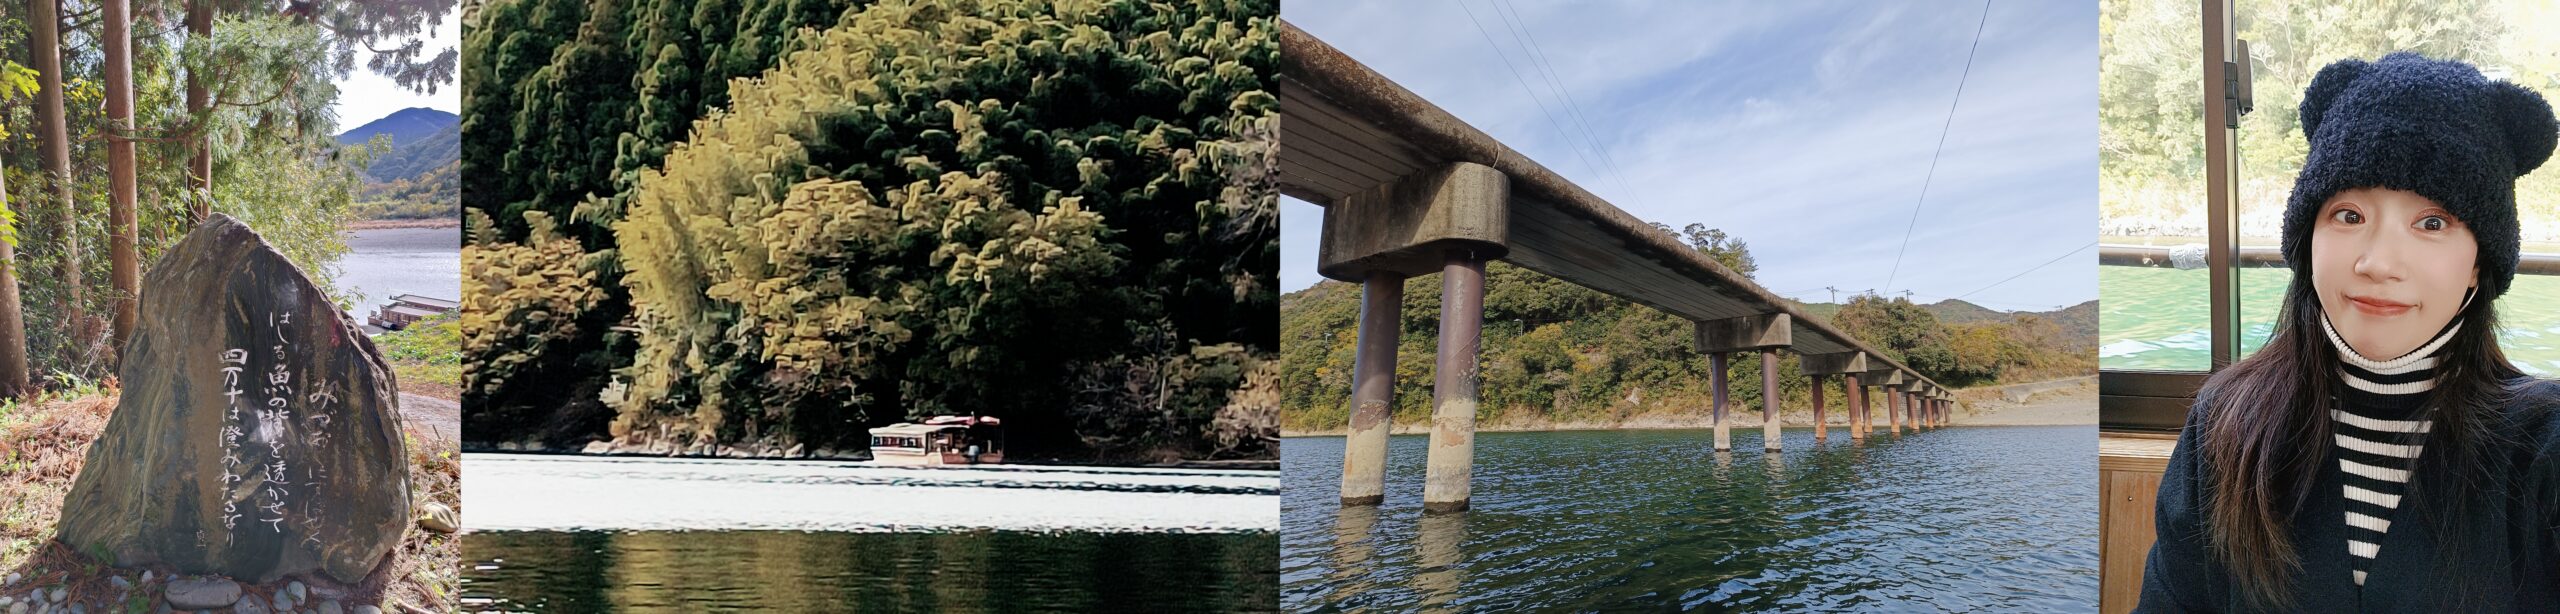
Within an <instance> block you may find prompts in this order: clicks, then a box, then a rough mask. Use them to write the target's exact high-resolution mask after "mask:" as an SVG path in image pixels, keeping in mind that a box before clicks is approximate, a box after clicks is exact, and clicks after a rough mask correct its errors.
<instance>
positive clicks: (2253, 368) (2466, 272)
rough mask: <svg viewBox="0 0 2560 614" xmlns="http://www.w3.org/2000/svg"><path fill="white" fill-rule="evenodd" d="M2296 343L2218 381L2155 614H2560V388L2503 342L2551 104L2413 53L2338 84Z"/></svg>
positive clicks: (2309, 181)
mask: <svg viewBox="0 0 2560 614" xmlns="http://www.w3.org/2000/svg"><path fill="white" fill-rule="evenodd" d="M2302 98H2303V100H2302V107H2301V115H2302V132H2303V134H2304V135H2305V136H2306V137H2307V138H2308V139H2309V140H2310V143H2311V147H2310V155H2309V156H2308V158H2307V159H2306V160H2305V161H2304V163H2303V167H2302V174H2301V176H2299V177H2298V178H2296V179H2295V182H2294V189H2293V194H2292V198H2291V200H2290V201H2289V202H2288V203H2287V205H2286V210H2285V218H2284V244H2283V250H2284V256H2285V262H2287V263H2289V264H2290V265H2291V266H2292V268H2293V272H2294V275H2293V283H2292V285H2291V286H2290V287H2289V288H2288V290H2287V291H2286V293H2285V303H2284V307H2283V309H2282V311H2281V312H2280V317H2279V321H2278V322H2277V325H2276V331H2275V336H2274V337H2273V338H2272V339H2270V340H2268V342H2267V345H2266V347H2265V348H2263V349H2261V350H2259V351H2258V353H2257V354H2255V355H2252V356H2250V357H2249V358H2247V359H2245V360H2242V361H2240V362H2239V363H2237V364H2234V365H2232V366H2231V367H2230V368H2228V369H2225V370H2223V371H2222V372H2221V373H2218V374H2216V375H2214V376H2213V378H2212V379H2210V380H2208V381H2207V382H2206V383H2205V385H2204V389H2203V390H2202V391H2201V392H2199V393H2198V394H2197V402H2196V405H2195V408H2194V409H2193V410H2192V411H2190V412H2189V415H2188V418H2187V426H2186V429H2185V431H2184V432H2183V434H2182V435H2181V436H2180V439H2179V442H2178V448H2177V452H2176V453H2175V454H2174V455H2172V456H2171V457H2170V459H2169V469H2168V472H2167V474H2166V475H2164V476H2163V477H2162V481H2161V484H2160V499H2159V506H2158V511H2157V515H2156V518H2157V522H2158V524H2159V527H2158V528H2159V540H2158V541H2157V542H2156V543H2155V544H2154V545H2153V546H2152V550H2151V558H2150V562H2149V564H2148V565H2147V566H2146V568H2145V570H2144V574H2143V586H2142V601H2141V605H2140V606H2139V610H2140V611H2151V612H2172V611H2233V610H2239V611H2322V612H2347V611H2391V612H2421V611H2423V612H2450V611H2516V610H2525V611H2560V412H2555V410H2554V407H2555V406H2560V386H2554V385H2550V384H2546V383H2543V382H2538V381H2535V380H2534V379H2532V378H2530V377H2527V376H2525V375H2524V373H2523V372H2521V371H2519V370H2517V369H2516V367H2515V366H2514V365H2512V364H2509V363H2508V362H2507V360H2506V357H2505V355H2504V354H2503V353H2502V352H2500V351H2499V349H2498V345H2497V337H2496V328H2497V308H2496V299H2497V298H2498V296H2499V295H2500V294H2503V293H2505V292H2506V289H2507V286H2508V284H2509V282H2511V281H2512V280H2513V279H2514V278H2515V268H2516V263H2517V253H2518V242H2519V236H2520V234H2521V232H2520V229H2519V228H2518V226H2517V222H2516V203H2515V179H2516V178H2517V177H2520V176H2522V175H2524V174H2525V173H2527V172H2530V171H2532V170H2533V169H2534V167H2536V166H2540V165H2541V164H2542V162H2543V161H2544V160H2545V159H2547V158H2549V157H2550V155H2551V151H2552V145H2553V140H2554V138H2555V134H2560V126H2556V125H2555V123H2554V121H2553V118H2552V114H2551V108H2550V106H2549V105H2548V104H2546V103H2544V102H2543V100H2542V98H2541V97H2540V96H2538V95H2535V94H2534V93H2533V92H2531V91H2529V90H2526V89H2524V88H2521V87H2518V86H2515V85H2513V84H2509V83H2505V82H2492V81H2489V80H2487V79H2485V78H2483V77H2482V76H2481V75H2480V73H2479V71H2478V70H2475V69H2473V68H2472V67H2470V66H2468V65H2465V64H2461V63H2456V62H2446V61H2436V60H2428V59H2425V58H2422V57H2419V56H2417V55H2415V54H2408V53H2400V54H2393V55H2391V56H2388V57H2384V58H2382V59H2381V60H2379V61H2376V62H2371V63H2367V62H2363V61H2360V60H2346V61H2342V62H2338V63H2336V64H2332V65H2330V66H2328V67H2327V68H2324V69H2322V70H2321V71H2320V73H2319V75H2318V76H2316V77H2314V78H2313V79H2312V81H2311V86H2310V87H2309V88H2308V89H2307V90H2305V91H2304V92H2303V96H2302Z"/></svg>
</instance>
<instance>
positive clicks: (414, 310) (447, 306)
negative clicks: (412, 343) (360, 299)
mask: <svg viewBox="0 0 2560 614" xmlns="http://www.w3.org/2000/svg"><path fill="white" fill-rule="evenodd" d="M460 308H462V302H461V301H456V300H451V299H441V298H435V297H431V296H420V295H416V294H400V295H394V296H392V297H391V302H390V303H389V304H385V305H383V306H382V308H381V309H378V310H375V311H374V312H373V316H372V317H369V318H366V319H365V323H367V324H372V325H373V326H374V327H376V328H380V329H383V330H400V328H401V327H404V326H408V325H410V324H413V323H416V322H417V321H419V320H424V319H427V318H431V317H435V316H438V315H443V314H446V313H451V312H453V310H455V309H460Z"/></svg>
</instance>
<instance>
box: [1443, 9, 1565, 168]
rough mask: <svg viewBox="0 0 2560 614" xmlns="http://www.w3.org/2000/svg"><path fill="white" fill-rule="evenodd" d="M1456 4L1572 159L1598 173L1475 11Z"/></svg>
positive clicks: (1524, 52) (1562, 123)
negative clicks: (1561, 142)
mask: <svg viewBox="0 0 2560 614" xmlns="http://www.w3.org/2000/svg"><path fill="white" fill-rule="evenodd" d="M1457 2H1458V10H1462V11H1466V12H1467V21H1468V22H1469V23H1473V24H1475V25H1476V33H1477V34H1483V35H1484V44H1486V45H1489V46H1492V47H1493V55H1495V56H1497V57H1500V58H1502V67H1503V68H1506V69H1510V70H1511V78H1513V79H1518V80H1519V81H1520V89H1521V90H1522V91H1525V92H1528V93H1529V102H1533V103H1537V105H1538V112H1540V113H1545V114H1546V116H1547V124H1549V125H1552V126H1555V128H1556V132H1558V133H1561V134H1563V135H1564V137H1565V146H1566V147H1568V148H1571V149H1572V150H1573V157H1575V158H1579V159H1581V160H1582V165H1583V166H1584V167H1588V168H1590V169H1591V170H1592V171H1594V172H1597V171H1599V170H1600V165H1598V164H1592V163H1591V158H1590V157H1589V156H1584V155H1582V145H1581V144H1579V143H1575V142H1574V141H1573V132H1572V131H1569V130H1566V129H1565V128H1564V122H1561V121H1556V112H1555V111H1552V110H1549V109H1547V102H1546V100H1544V99H1541V98H1538V90H1536V89H1534V88H1531V87H1529V78H1528V77H1524V76H1521V75H1520V67H1518V66H1513V65H1512V64H1511V55H1510V54H1506V53H1503V52H1502V43H1497V42H1493V32H1492V31H1489V30H1486V29H1484V22H1483V21H1481V20H1478V19H1476V10H1475V9H1471V8H1467V3H1466V2H1465V0H1457ZM1523 54H1524V55H1525V54H1526V51H1525V50H1524V51H1523Z"/></svg>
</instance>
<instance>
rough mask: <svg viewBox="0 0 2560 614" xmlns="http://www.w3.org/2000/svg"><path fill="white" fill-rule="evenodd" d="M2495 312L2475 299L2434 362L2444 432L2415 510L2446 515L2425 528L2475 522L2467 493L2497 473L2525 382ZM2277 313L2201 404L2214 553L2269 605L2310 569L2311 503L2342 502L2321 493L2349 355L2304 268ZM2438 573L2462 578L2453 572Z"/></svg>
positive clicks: (2421, 470)
mask: <svg viewBox="0 0 2560 614" xmlns="http://www.w3.org/2000/svg"><path fill="white" fill-rule="evenodd" d="M2493 303H2494V301H2490V300H2472V301H2470V304H2469V305H2468V306H2466V307H2464V308H2463V310H2462V312H2461V313H2460V314H2457V315H2456V316H2455V317H2456V318H2457V319H2458V320H2460V321H2461V322H2462V327H2461V329H2460V330H2457V331H2455V332H2454V334H2453V338H2452V339H2450V340H2448V341H2447V342H2446V343H2445V346H2444V347H2443V348H2441V349H2440V350H2439V351H2438V352H2437V353H2436V356H2437V358H2438V360H2437V364H2436V386H2435V389H2434V390H2433V391H2431V392H2429V393H2428V398H2427V405H2428V406H2429V407H2432V408H2434V410H2433V411H2434V414H2433V416H2432V419H2433V420H2434V421H2435V425H2434V426H2433V427H2432V428H2431V430H2430V432H2429V433H2428V434H2427V435H2426V439H2425V440H2424V445H2425V448H2424V449H2425V450H2426V452H2425V453H2424V454H2420V455H2419V458H2418V460H2417V462H2416V463H2415V465H2414V466H2413V467H2412V471H2411V474H2412V477H2411V478H2410V480H2409V483H2408V489H2409V494H2410V498H2409V499H2407V500H2409V501H2422V500H2424V501H2429V502H2430V505H2434V504H2438V503H2441V504H2443V506H2442V507H2433V508H2431V509H2437V510H2440V511H2442V512H2443V513H2441V514H2434V515H2432V516H2433V518H2424V519H2420V521H2422V522H2435V523H2439V524H2441V523H2443V522H2449V521H2456V520H2455V519H2461V518H2466V517H2470V516H2471V514H2470V513H2469V511H2470V509H2471V506H2473V505H2476V504H2477V503H2476V502H2473V501H2471V499H2473V497H2468V496H2463V493H2462V492H2461V489H2462V488H2464V486H2465V485H2466V484H2469V483H2472V482H2476V481H2480V480H2483V479H2486V477H2487V476H2489V475H2491V473H2492V472H2490V471H2488V470H2487V468H2486V467H2485V464H2486V463H2487V462H2488V460H2489V457H2490V455H2489V454H2486V453H2485V451H2484V449H2483V448H2484V447H2486V444H2491V443H2495V442H2498V441H2502V440H2503V438H2504V436H2503V435H2501V434H2500V433H2501V432H2503V430H2504V429H2501V428H2498V427H2497V424H2499V423H2502V422H2503V421H2504V417H2503V416H2502V415H2500V414H2499V413H2498V412H2499V409H2498V408H2500V407H2504V406H2505V405H2506V402H2507V401H2508V399H2509V397H2510V396H2511V395H2512V393H2513V391H2512V390H2510V389H2509V388H2508V387H2507V384H2508V382H2509V381H2510V380H2514V379H2516V378H2519V377H2523V376H2524V373H2523V372H2522V371H2519V370H2517V369H2516V367H2515V365H2513V364H2511V363H2508V362H2507V356H2506V353H2505V352H2503V351H2500V350H2499V349H2498V340H2497V334H2496V331H2497V310H2496V307H2495V306H2494V304H2493ZM2279 313H2280V314H2281V317H2279V318H2278V319H2277V322H2276V329H2275V336H2274V337H2273V338H2270V339H2268V340H2267V344H2266V346H2265V347H2263V348H2260V349H2259V350H2258V352H2257V353H2256V354H2253V355H2250V356H2249V357H2248V358H2247V359H2243V360H2241V361H2240V362H2237V363H2233V364H2232V365H2231V366H2230V367H2229V368H2226V369H2223V370H2222V372H2221V373H2217V374H2215V375H2214V376H2213V377H2212V378H2210V379H2207V380H2206V381H2205V385H2204V388H2203V390H2202V391H2201V392H2199V393H2198V395H2197V398H2199V399H2202V400H2203V402H2204V403H2207V404H2208V406H2207V407H2206V410H2207V411H2206V413H2205V418H2204V421H2203V422H2202V423H2201V424H2199V425H2198V428H2199V429H2201V432H2200V433H2199V434H2198V435H2199V443H2200V445H2199V446H2198V448H2200V449H2199V450H2198V452H2199V453H2201V454H2202V455H2203V456H2201V457H2199V458H2200V459H2201V460H2202V461H2203V462H2204V465H2205V466H2206V467H2208V468H2209V473H2210V476H2209V477H2208V480H2207V481H2208V482H2210V483H2209V484H2208V485H2207V490H2206V496H2207V501H2206V504H2205V506H2206V509H2207V511H2206V515H2205V519H2206V523H2207V525H2208V529H2209V530H2208V531H2207V532H2208V534H2209V535H2210V536H2211V538H2212V542H2213V552H2214V554H2215V555H2216V558H2217V559H2219V560H2220V561H2221V562H2222V563H2223V565H2224V567H2225V568H2227V569H2229V570H2230V572H2231V576H2232V578H2231V580H2232V581H2233V584H2234V586H2235V587H2236V588H2238V589H2239V590H2240V592H2242V593H2243V594H2245V595H2247V596H2248V598H2249V600H2250V601H2251V602H2252V603H2256V604H2258V605H2261V606H2267V607H2281V606H2283V605H2286V604H2288V603H2290V602H2291V601H2292V590H2293V587H2291V586H2288V584H2287V583H2288V581H2289V580H2290V578H2291V577H2292V575H2293V573H2294V572H2295V571H2296V570H2298V569H2300V568H2301V563H2302V555H2301V551H2300V549H2299V546H2300V545H2298V544H2295V543H2293V540H2292V533H2291V531H2292V529H2293V526H2292V521H2293V520H2294V519H2295V518H2296V517H2297V516H2299V515H2300V512H2301V511H2302V508H2303V506H2304V505H2306V504H2307V502H2308V501H2310V500H2311V497H2314V496H2338V494H2339V493H2325V494H2324V493H2313V492H2311V490H2312V485H2313V483H2314V482H2316V481H2317V479H2318V477H2319V475H2320V474H2319V473H2318V472H2320V471H2322V470H2323V469H2324V467H2323V464H2324V463H2328V462H2330V460H2329V459H2330V453H2329V448H2330V442H2331V438H2332V437H2331V435H2332V433H2333V429H2332V428H2331V425H2330V420H2329V415H2328V411H2329V408H2330V404H2331V399H2333V398H2335V397H2336V395H2337V394H2338V390H2339V389H2340V388H2339V387H2340V386H2341V385H2342V383H2341V382H2340V381H2339V378H2338V362H2339V360H2340V357H2339V356H2338V351H2337V348H2335V347H2332V346H2331V344H2330V342H2329V339H2328V338H2327V335H2326V333H2325V332H2323V330H2322V328H2321V324H2320V321H2321V311H2320V297H2319V294H2318V291H2317V290H2315V289H2313V288H2312V284H2311V276H2310V275H2309V274H2307V272H2305V271H2301V270H2299V269H2297V271H2296V273H2295V275H2294V276H2293V283H2292V285H2291V286H2290V287H2289V288H2287V289H2286V291H2285V298H2284V307H2283V309H2282V310H2281V311H2280V312H2279ZM2385 358H2388V357H2385ZM2431 493H2432V494H2431ZM2425 497H2433V499H2428V498H2425ZM2419 507H2424V506H2419ZM2402 516H2404V517H2406V516H2408V515H2406V514H2403V515H2402ZM2306 521H2307V522H2321V521H2328V522H2339V521H2340V520H2339V519H2334V518H2331V519H2310V520H2306ZM2395 524H2396V521H2395ZM2456 541H2459V540H2449V539H2448V540H2438V542H2439V543H2440V544H2450V543H2452V542H2456ZM2448 547H2449V546H2448ZM2440 568H2441V569H2443V570H2444V571H2446V572H2448V573H2451V572H2452V566H2440ZM2479 575H2480V574H2468V576H2470V577H2474V578H2475V579H2476V577H2477V576H2479ZM2454 579H2455V580H2456V581H2457V582H2458V581H2460V580H2461V577H2459V576H2457V577H2455V578H2454ZM2455 592H2456V593H2457V594H2458V595H2457V596H2468V595H2470V594H2473V593H2474V591H2455Z"/></svg>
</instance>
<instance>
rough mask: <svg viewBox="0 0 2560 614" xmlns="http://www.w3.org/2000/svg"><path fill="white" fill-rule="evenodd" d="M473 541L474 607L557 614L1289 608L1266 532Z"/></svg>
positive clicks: (507, 537) (653, 535)
mask: <svg viewBox="0 0 2560 614" xmlns="http://www.w3.org/2000/svg"><path fill="white" fill-rule="evenodd" d="M464 544H465V545H464V548H465V550H466V552H465V557H466V558H469V559H471V560H472V561H473V562H474V568H473V569H471V570H467V572H466V579H467V584H466V586H467V587H468V588H467V592H468V593H469V595H468V597H473V598H492V597H496V598H503V599H508V600H510V601H508V602H506V603H509V604H518V605H524V606H535V607H537V608H539V609H548V610H561V611H581V610H594V609H604V608H611V609H617V610H634V609H636V610H652V609H656V610H704V609H723V608H745V609H754V610H773V611H821V610H843V609H854V610H898V611H917V610H925V611H949V610H963V611H972V610H975V611H996V610H1011V609H1019V608H1037V609H1065V610H1176V611H1223V610H1236V609H1260V608H1268V607H1270V606H1271V604H1274V603H1277V602H1278V598H1279V576H1278V573H1277V569H1278V565H1279V561H1278V555H1279V544H1278V536H1276V535H1273V534H1268V533H1257V534H1204V535H1165V534H1092V533H1070V534H1033V533H1011V532H977V533H929V534H897V533H877V534H860V533H797V532H780V531H744V532H633V533H595V532H588V533H479V534H474V535H472V536H471V538H470V539H467V540H465V541H464ZM492 567H494V568H492Z"/></svg>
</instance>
